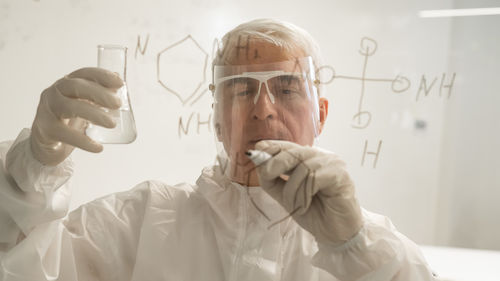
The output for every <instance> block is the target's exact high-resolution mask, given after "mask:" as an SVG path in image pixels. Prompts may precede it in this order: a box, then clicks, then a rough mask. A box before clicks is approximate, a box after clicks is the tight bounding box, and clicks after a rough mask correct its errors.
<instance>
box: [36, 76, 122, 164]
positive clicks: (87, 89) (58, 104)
mask: <svg viewBox="0 0 500 281" xmlns="http://www.w3.org/2000/svg"><path fill="white" fill-rule="evenodd" d="M122 85H123V81H122V80H121V79H120V77H119V76H118V75H116V74H114V73H112V72H110V71H107V70H105V69H102V68H82V69H79V70H76V71H75V72H73V73H71V74H69V75H67V76H65V77H63V78H61V79H59V80H58V81H56V82H55V83H54V84H53V85H52V86H50V87H49V88H47V89H45V90H44V91H43V92H42V94H41V97H40V103H39V105H38V109H37V113H36V116H35V120H34V121H33V125H32V127H31V136H30V142H31V150H32V151H33V155H34V157H35V158H36V159H37V160H38V161H40V162H41V163H43V164H45V165H51V166H55V165H57V164H59V163H61V162H62V161H63V160H64V159H66V157H68V156H69V155H70V154H71V152H72V151H73V149H74V148H75V147H79V148H81V149H84V150H86V151H90V152H100V151H102V145H101V144H99V143H97V142H95V141H94V140H92V139H91V138H89V137H88V136H86V135H85V129H86V127H87V125H88V122H87V121H90V122H92V123H93V124H95V125H99V126H103V127H106V128H113V127H115V126H116V124H115V122H114V121H113V119H112V117H111V114H110V113H108V112H105V111H104V110H103V109H102V108H101V107H105V108H109V109H118V108H119V107H120V104H121V101H120V99H119V98H118V96H117V95H116V90H117V89H119V88H120V87H121V86H122Z"/></svg>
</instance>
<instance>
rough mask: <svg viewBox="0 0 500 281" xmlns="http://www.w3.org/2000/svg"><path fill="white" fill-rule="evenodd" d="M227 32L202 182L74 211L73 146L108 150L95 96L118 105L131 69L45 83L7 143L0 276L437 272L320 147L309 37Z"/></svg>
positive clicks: (271, 28) (395, 275)
mask: <svg viewBox="0 0 500 281" xmlns="http://www.w3.org/2000/svg"><path fill="white" fill-rule="evenodd" d="M222 43H223V45H222V48H221V49H220V50H219V52H218V54H217V57H216V58H215V60H214V64H213V76H212V77H213V80H212V84H211V85H210V89H211V91H212V93H213V96H214V104H213V108H214V128H215V130H214V131H215V133H216V139H217V140H218V151H219V152H218V156H217V159H219V163H220V165H216V166H213V167H208V168H206V169H204V170H203V172H202V174H201V176H200V177H199V179H198V181H197V182H196V184H195V185H189V184H179V185H175V186H170V185H166V184H164V183H161V182H155V181H147V182H143V183H141V184H139V185H137V186H136V187H135V188H133V189H131V190H130V191H127V192H122V193H117V194H112V195H109V196H107V197H104V198H101V199H98V200H95V201H93V202H91V203H89V204H85V205H83V206H81V207H80V208H79V209H77V210H75V211H73V212H71V213H69V214H67V210H68V201H69V193H70V188H69V186H68V179H69V178H70V177H71V173H72V170H73V168H72V162H71V160H70V159H69V158H68V156H69V155H70V154H71V152H72V150H73V149H74V147H78V148H81V149H84V150H87V151H91V152H100V151H101V150H102V146H101V144H99V143H97V142H95V141H93V140H92V139H90V138H89V137H87V136H86V135H85V133H84V132H85V130H84V129H85V125H86V124H87V122H92V123H93V124H96V125H100V126H104V127H113V126H114V125H115V124H114V121H113V119H112V118H111V116H109V113H106V112H104V111H103V110H101V109H100V107H107V108H110V109H116V108H118V107H119V106H120V102H119V100H118V99H117V98H116V95H115V94H114V93H115V91H116V89H117V88H119V87H120V86H121V85H122V81H121V80H120V79H119V78H118V77H117V76H116V75H114V74H113V73H110V72H107V71H105V70H103V69H96V68H84V69H80V70H77V71H75V72H73V73H71V74H69V75H68V76H66V77H64V78H62V79H61V80H59V81H57V82H56V83H54V85H52V86H51V87H49V88H48V89H46V90H45V91H44V92H43V93H42V96H41V99H40V105H39V107H38V111H37V114H36V117H35V120H34V122H33V126H32V128H31V131H29V130H24V131H22V132H21V134H20V135H19V137H18V138H17V139H16V141H15V142H14V143H13V144H10V143H7V142H6V143H2V144H1V145H0V156H1V157H2V159H4V160H5V161H4V162H5V167H2V168H3V169H2V173H1V177H0V193H1V194H0V201H1V207H2V208H1V209H0V223H1V225H2V228H1V230H0V251H1V252H0V259H1V271H0V279H1V280H4V281H7V280H67V281H71V280H74V281H76V280H78V281H81V280H134V281H139V280H140V281H144V280H325V281H326V280H405V281H408V280H433V276H432V273H431V271H430V269H429V267H428V265H427V264H426V262H425V260H424V259H423V257H422V255H421V254H420V251H419V249H418V247H417V246H416V245H415V244H414V243H413V242H411V241H410V240H409V239H408V238H406V237H405V236H403V235H402V234H400V233H399V232H397V231H396V229H395V228H394V226H393V225H392V224H391V222H390V221H389V220H388V219H387V218H385V217H383V216H380V215H376V214H373V213H370V212H368V211H365V210H363V209H361V208H360V206H359V204H358V202H357V200H356V197H355V191H354V185H353V182H352V181H351V179H350V177H349V174H348V173H347V171H346V170H345V165H344V164H343V162H342V161H341V160H340V159H339V158H338V156H336V155H335V154H333V153H330V152H327V151H323V150H320V149H318V148H314V147H312V145H313V144H314V141H315V139H316V138H317V137H318V136H319V134H320V133H321V131H322V129H323V127H324V123H325V120H326V117H327V114H328V101H327V100H326V99H325V98H324V97H321V95H320V91H319V87H320V84H321V81H320V80H319V79H318V78H317V77H316V75H315V74H316V72H317V69H318V66H319V65H320V64H321V62H320V54H319V51H318V50H319V49H318V48H317V46H316V44H315V43H314V41H313V39H312V38H311V37H310V35H308V33H307V32H305V31H304V30H302V29H300V28H298V27H296V26H294V25H292V24H289V23H284V22H279V21H274V20H255V21H251V22H248V23H244V24H242V25H240V26H238V27H236V28H235V29H233V30H232V31H230V32H229V33H228V34H226V35H225V36H224V38H223V40H222ZM7 150H8V153H7ZM249 156H250V157H249Z"/></svg>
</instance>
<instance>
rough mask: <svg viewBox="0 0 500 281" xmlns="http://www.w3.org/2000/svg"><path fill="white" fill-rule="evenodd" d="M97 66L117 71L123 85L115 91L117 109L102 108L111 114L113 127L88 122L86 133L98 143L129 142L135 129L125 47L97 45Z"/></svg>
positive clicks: (134, 133)
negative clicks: (119, 104) (117, 97)
mask: <svg viewBox="0 0 500 281" xmlns="http://www.w3.org/2000/svg"><path fill="white" fill-rule="evenodd" d="M97 66H98V67H100V68H104V69H107V70H109V71H112V72H115V73H117V74H118V75H119V76H120V78H121V79H122V80H123V82H124V84H123V86H122V87H121V88H120V89H118V90H117V92H116V94H117V95H118V96H119V97H120V100H121V102H122V104H121V107H120V108H119V109H117V110H110V109H107V108H102V109H103V110H104V111H106V112H110V113H111V114H112V116H113V120H114V121H115V122H116V127H115V128H112V129H108V128H104V127H101V126H97V125H94V124H92V123H90V124H89V126H88V128H87V130H86V134H87V136H89V137H90V138H92V139H94V140H95V141H97V142H99V143H109V144H112V143H115V144H116V143H122V144H126V143H131V142H133V141H134V140H135V139H136V137H137V131H136V128H135V120H134V114H133V113H132V107H131V104H130V97H129V94H128V90H127V81H126V74H127V48H126V47H123V46H119V45H99V46H97Z"/></svg>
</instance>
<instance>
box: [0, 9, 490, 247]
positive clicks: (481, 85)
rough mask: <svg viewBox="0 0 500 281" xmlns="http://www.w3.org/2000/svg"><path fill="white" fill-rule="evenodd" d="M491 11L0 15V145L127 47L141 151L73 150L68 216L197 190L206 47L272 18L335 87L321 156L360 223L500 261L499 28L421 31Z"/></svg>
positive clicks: (207, 158) (204, 156)
mask: <svg viewBox="0 0 500 281" xmlns="http://www.w3.org/2000/svg"><path fill="white" fill-rule="evenodd" d="M491 2H492V1H472V0H469V1H452V0H443V1H431V0H424V1H416V0H414V1H396V0H384V1H376V2H375V1H361V0H356V1H319V0H311V1H291V0H288V1H264V0H255V1H223V0H191V1H157V0H144V1H140V2H139V1H132V0H121V1H118V0H113V1H98V0H71V1H46V0H38V1H14V0H1V1H0V124H1V127H0V128H1V129H0V140H8V139H14V138H15V137H16V136H17V134H18V133H19V132H20V130H21V129H22V128H25V127H27V128H29V127H30V126H31V122H32V121H33V118H34V115H35V112H36V106H37V104H38V100H39V95H40V93H41V91H42V90H43V89H45V88H46V87H48V86H50V85H51V84H52V83H53V82H54V81H56V80H57V79H59V78H60V77H62V76H64V75H66V74H68V73H70V72H72V71H73V70H75V69H78V68H81V67H86V66H95V65H96V59H97V49H96V46H97V45H98V44H120V45H124V46H126V47H128V68H127V84H128V88H129V91H130V99H131V103H132V108H133V111H134V115H135V119H136V124H137V129H138V137H137V140H136V141H135V142H134V143H132V144H129V145H105V148H104V152H102V153H100V154H98V155H95V154H91V153H87V152H84V151H80V150H76V151H75V152H74V153H73V155H72V157H73V160H74V161H75V163H76V165H75V173H74V176H73V195H74V196H73V199H72V203H71V206H72V208H75V207H77V206H79V205H80V204H83V203H85V202H88V201H90V200H93V199H95V198H97V197H100V196H104V195H106V194H109V193H111V192H117V191H122V190H127V189H130V188H132V187H133V186H135V185H136V184H138V183H140V182H142V181H144V180H149V179H158V180H162V181H164V182H166V183H169V184H176V183H179V182H190V183H194V182H195V181H196V179H197V177H198V176H199V174H200V171H201V169H202V168H203V167H204V166H207V165H211V164H213V163H214V162H215V144H214V136H213V133H212V130H211V127H210V126H209V122H208V121H209V120H210V118H211V111H210V110H211V108H210V105H211V102H212V100H211V95H210V92H209V91H207V88H208V84H209V83H210V81H209V80H210V79H209V77H210V64H211V60H212V57H213V43H214V40H215V39H217V38H221V37H222V36H223V34H224V33H225V32H227V31H229V30H230V29H231V28H233V27H235V26H236V25H238V24H240V23H242V22H245V21H248V20H251V19H255V18H278V19H281V20H285V21H290V22H292V23H294V24H296V25H298V26H301V27H303V28H304V29H306V30H308V31H309V32H310V33H311V34H312V36H313V37H315V38H316V40H317V41H318V43H319V45H320V47H321V49H322V51H323V56H324V62H325V66H324V73H325V75H327V76H328V75H330V76H329V77H330V78H333V79H329V80H331V81H329V83H328V84H326V85H325V91H324V96H325V97H327V98H328V99H329V100H330V111H329V116H328V119H327V122H326V127H325V130H324V132H323V134H322V135H321V136H320V139H319V145H320V146H321V147H323V148H325V149H328V150H331V151H334V152H336V153H337V154H339V155H340V156H341V157H342V158H343V159H344V160H345V161H346V162H347V164H348V169H349V172H350V173H351V175H352V177H353V178H354V180H355V183H356V192H357V195H358V198H359V200H360V202H361V204H362V206H363V207H365V208H366V209H368V210H371V211H374V212H377V213H381V214H384V215H386V216H389V217H390V218H391V219H392V221H393V222H394V224H395V225H396V227H397V228H398V229H399V230H400V231H401V232H402V233H404V234H406V235H407V236H409V237H410V238H411V239H413V240H414V241H416V242H418V243H424V244H433V245H449V246H456V247H477V248H488V249H497V250H500V242H499V240H498V237H500V222H499V220H498V218H497V217H496V214H498V213H500V207H499V206H500V205H499V204H497V202H498V199H499V198H500V176H499V175H500V148H499V145H498V144H499V143H500V130H499V125H498V122H497V121H498V119H499V110H498V108H499V105H500V98H499V95H498V93H499V89H500V86H499V84H498V82H497V81H498V74H499V71H498V62H499V59H500V52H499V48H498V43H499V41H500V39H499V37H500V36H498V32H497V30H498V28H496V27H498V26H499V24H500V18H499V16H482V17H479V16H476V17H460V18H450V17H445V18H422V17H420V16H419V12H420V11H422V10H434V9H451V8H471V7H488V6H491V5H492V3H491Z"/></svg>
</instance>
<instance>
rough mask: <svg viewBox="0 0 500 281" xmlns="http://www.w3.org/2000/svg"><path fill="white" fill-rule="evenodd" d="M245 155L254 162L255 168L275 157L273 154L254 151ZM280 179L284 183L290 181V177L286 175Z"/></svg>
mask: <svg viewBox="0 0 500 281" xmlns="http://www.w3.org/2000/svg"><path fill="white" fill-rule="evenodd" d="M245 154H246V155H247V156H248V158H250V160H252V162H253V163H254V164H255V167H258V166H260V165H261V164H263V163H264V162H266V161H267V160H269V159H271V158H272V157H273V156H272V155H271V154H269V153H267V152H265V151H262V150H253V149H250V150H248V151H247V152H245ZM279 177H280V178H281V179H282V180H284V181H288V179H289V178H290V176H289V175H285V174H281V175H279Z"/></svg>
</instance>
